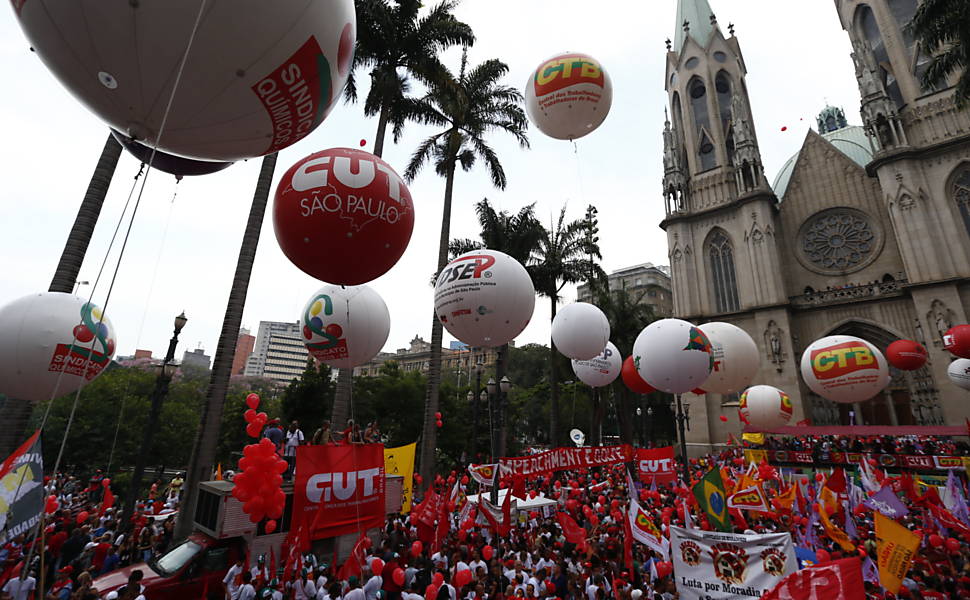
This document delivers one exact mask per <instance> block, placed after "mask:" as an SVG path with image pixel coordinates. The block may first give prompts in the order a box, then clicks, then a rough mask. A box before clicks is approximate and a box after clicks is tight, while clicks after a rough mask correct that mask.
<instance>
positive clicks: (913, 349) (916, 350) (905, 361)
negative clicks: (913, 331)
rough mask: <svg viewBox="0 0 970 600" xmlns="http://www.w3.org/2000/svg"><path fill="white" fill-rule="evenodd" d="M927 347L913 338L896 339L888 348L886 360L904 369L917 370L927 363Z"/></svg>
mask: <svg viewBox="0 0 970 600" xmlns="http://www.w3.org/2000/svg"><path fill="white" fill-rule="evenodd" d="M926 359H927V354H926V348H924V347H923V344H920V343H919V342H914V341H913V340H896V341H895V342H893V343H891V344H889V346H888V347H887V348H886V360H888V361H889V364H891V365H892V366H894V367H896V368H897V369H901V370H903V371H915V370H917V369H919V368H921V367H922V366H923V365H925V364H926Z"/></svg>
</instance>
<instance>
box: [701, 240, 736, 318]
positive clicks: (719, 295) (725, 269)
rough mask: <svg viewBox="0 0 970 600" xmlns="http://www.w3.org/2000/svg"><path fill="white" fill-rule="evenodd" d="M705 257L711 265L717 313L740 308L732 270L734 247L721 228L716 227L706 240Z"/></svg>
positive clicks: (734, 274) (712, 287)
mask: <svg viewBox="0 0 970 600" xmlns="http://www.w3.org/2000/svg"><path fill="white" fill-rule="evenodd" d="M707 257H708V261H709V262H710V267H711V289H712V290H713V292H714V307H715V309H716V310H717V312H719V313H725V312H735V311H737V310H740V309H741V302H740V301H739V299H738V282H737V276H736V273H735V270H734V249H733V247H732V246H731V240H730V239H729V238H728V236H727V234H726V233H724V231H723V230H720V229H717V230H715V231H714V232H713V233H712V234H711V237H710V239H709V240H708V242H707Z"/></svg>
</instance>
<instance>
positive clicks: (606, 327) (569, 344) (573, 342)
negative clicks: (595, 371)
mask: <svg viewBox="0 0 970 600" xmlns="http://www.w3.org/2000/svg"><path fill="white" fill-rule="evenodd" d="M609 341H610V321H609V320H608V319H607V318H606V315H604V314H603V311H601V310H600V309H599V308H598V307H596V306H593V305H592V304H589V303H588V302H575V303H573V304H568V305H566V306H565V307H563V308H562V310H560V311H559V312H558V313H556V318H555V319H553V320H552V343H553V344H555V345H556V350H559V351H560V352H562V353H563V354H564V355H566V356H568V357H569V358H572V359H574V360H589V359H591V358H593V357H594V356H597V355H599V354H600V353H601V352H603V348H606V344H607V343H608V342H609Z"/></svg>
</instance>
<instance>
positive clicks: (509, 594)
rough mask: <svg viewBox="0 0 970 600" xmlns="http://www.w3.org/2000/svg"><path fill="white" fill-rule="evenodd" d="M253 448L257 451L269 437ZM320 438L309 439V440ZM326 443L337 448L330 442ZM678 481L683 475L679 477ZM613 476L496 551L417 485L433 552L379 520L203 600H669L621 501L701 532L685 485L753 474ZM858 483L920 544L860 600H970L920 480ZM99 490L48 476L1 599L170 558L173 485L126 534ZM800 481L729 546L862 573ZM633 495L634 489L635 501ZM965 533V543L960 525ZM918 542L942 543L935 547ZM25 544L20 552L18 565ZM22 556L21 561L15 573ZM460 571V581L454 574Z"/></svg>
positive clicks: (554, 488)
mask: <svg viewBox="0 0 970 600" xmlns="http://www.w3.org/2000/svg"><path fill="white" fill-rule="evenodd" d="M280 429H282V428H280ZM289 429H290V431H288V432H286V433H285V434H284V436H283V437H282V438H281V441H282V446H283V448H282V452H284V453H285V452H286V448H285V445H286V443H287V440H288V439H293V438H294V437H296V439H298V440H301V441H302V442H303V443H306V440H303V439H302V432H301V433H300V435H299V436H296V434H295V433H294V431H299V424H298V423H293V424H292V425H291V426H290V428H289ZM321 429H323V428H321ZM348 429H349V431H348V432H347V433H348V436H342V437H341V438H340V440H341V441H342V440H344V439H348V440H353V439H354V438H353V437H352V436H353V431H354V429H353V428H348ZM318 433H319V432H318ZM362 436H363V434H362ZM267 437H271V436H270V435H268V434H267ZM271 439H272V437H271ZM320 439H321V438H320V437H319V436H317V435H316V434H315V435H314V436H313V439H311V440H310V441H311V442H312V441H320ZM360 439H361V440H363V439H366V438H364V437H361V438H360ZM330 440H331V443H338V442H334V441H333V440H334V438H332V437H331V438H330ZM779 443H780V444H781V445H780V446H778V447H781V448H786V449H787V448H791V449H795V448H799V449H801V448H808V449H810V448H812V446H807V445H806V444H810V443H815V444H822V443H829V444H831V445H832V447H837V448H845V449H846V450H855V449H856V448H860V450H859V451H873V452H879V451H881V450H882V449H887V448H893V449H895V450H897V451H900V452H904V453H906V452H910V451H911V450H915V451H921V452H924V453H931V454H933V453H943V454H954V453H958V452H960V451H961V447H960V445H958V444H955V443H954V442H952V441H951V440H948V439H940V438H920V439H914V440H906V439H900V438H886V437H879V438H863V439H849V438H836V437H829V436H826V437H824V438H818V439H812V440H804V439H803V440H798V439H795V438H789V439H785V440H782V441H781V442H778V441H776V440H772V441H769V446H768V447H772V445H773V444H779ZM866 448H871V450H866ZM684 467H685V466H684V465H681V469H683V468H684ZM626 469H627V465H615V466H612V467H599V468H591V469H586V470H580V471H561V472H557V473H553V474H546V475H543V476H539V477H534V478H530V480H529V481H528V490H529V493H531V492H536V493H538V494H543V495H544V496H545V497H547V498H550V499H555V500H557V502H558V505H557V506H556V507H553V508H546V509H543V510H541V511H533V512H528V513H525V512H519V513H518V514H516V515H515V519H514V520H513V523H512V527H511V529H510V531H509V532H508V534H507V535H503V536H499V535H497V534H496V533H495V531H493V530H492V528H491V527H490V526H488V525H487V524H485V522H483V521H482V520H481V519H479V518H476V516H475V514H474V512H472V513H471V514H469V513H468V511H467V510H466V511H464V512H463V511H462V505H463V504H464V501H465V495H464V494H465V493H467V494H472V493H473V492H474V490H473V489H471V488H472V487H474V485H475V484H474V483H471V484H468V485H465V484H466V483H467V482H468V479H467V478H466V477H464V476H463V475H462V474H461V473H458V472H453V473H452V474H451V475H450V476H448V477H440V476H439V477H437V478H436V480H435V481H434V482H432V483H431V489H435V490H436V493H438V494H442V495H444V496H445V497H448V498H450V502H451V503H452V504H449V508H450V509H451V512H450V523H449V524H448V526H447V527H446V528H445V529H440V528H438V529H436V532H435V535H434V538H433V539H430V540H429V539H427V537H426V531H422V528H421V527H420V526H419V524H418V523H416V522H412V519H411V518H410V517H409V516H408V515H393V516H390V517H389V518H388V519H387V522H386V527H385V528H384V530H383V531H381V532H380V535H379V536H378V535H372V536H371V537H370V538H367V539H368V540H372V543H371V542H367V543H364V538H361V541H360V542H358V545H357V547H355V552H354V553H353V554H352V555H351V558H349V559H347V560H346V561H345V560H343V557H341V560H340V562H339V563H332V562H326V560H327V559H329V558H330V557H319V558H318V557H316V556H314V555H313V554H307V555H305V556H303V557H301V558H300V559H299V561H297V562H296V563H294V562H290V563H288V564H287V563H285V562H284V561H283V559H282V556H283V554H282V551H281V553H280V554H279V555H277V556H279V557H280V564H278V565H275V564H274V565H273V566H274V567H276V569H275V570H273V569H271V568H270V566H269V565H268V564H267V560H266V557H265V556H253V557H247V558H245V559H241V560H240V561H239V562H237V563H236V564H235V565H234V566H232V568H230V570H229V571H228V572H227V573H226V575H225V577H224V579H223V588H222V589H221V590H220V589H217V588H216V586H214V587H212V588H210V589H208V591H207V592H206V595H207V596H208V598H209V599H210V600H217V599H218V597H219V596H221V595H225V598H226V599H227V600H253V599H254V598H257V597H258V598H260V599H265V600H283V599H284V598H286V599H292V600H339V599H343V600H511V599H513V598H522V599H525V598H528V599H529V600H532V599H540V600H552V599H555V598H558V599H562V600H605V599H607V598H617V599H620V600H673V599H675V598H678V594H677V590H676V585H675V579H674V573H672V565H671V563H670V562H669V561H670V557H669V556H662V555H661V554H659V553H658V552H657V551H656V550H652V549H650V548H649V547H648V546H646V545H643V544H639V543H636V544H633V548H632V562H629V560H628V555H627V554H626V553H625V550H626V549H625V545H624V541H625V537H626V534H625V533H624V520H625V519H626V506H627V502H628V500H629V498H630V495H631V493H632V494H633V495H634V497H636V498H637V499H638V502H639V503H640V505H641V506H642V508H643V509H644V511H646V512H647V514H648V515H649V516H650V517H651V518H652V519H653V521H654V523H655V524H656V526H657V527H658V528H659V529H660V530H661V531H663V532H664V533H666V532H667V530H668V527H670V526H673V525H676V526H686V527H698V528H702V529H710V528H711V526H710V523H709V520H708V518H707V517H706V516H705V514H704V511H703V510H702V509H701V507H700V506H699V505H698V504H697V501H696V499H695V498H694V495H693V494H692V493H691V485H692V483H693V482H695V481H698V480H699V479H700V478H701V477H703V476H704V474H705V473H707V472H709V471H710V470H711V469H718V470H720V472H721V473H722V475H723V478H724V481H725V486H726V487H728V488H730V487H731V486H732V485H734V484H735V483H737V479H739V478H740V477H741V476H742V474H743V473H746V472H747V473H748V474H751V473H752V469H753V467H748V466H747V465H746V463H745V460H744V458H743V454H742V449H741V448H729V449H727V450H724V451H723V452H720V453H717V454H711V455H708V456H706V457H703V458H698V459H691V460H690V461H689V464H688V465H686V471H687V473H689V479H690V481H689V482H685V481H684V480H683V477H681V479H680V480H679V481H677V482H675V483H671V484H653V485H649V484H648V485H645V486H644V487H642V489H637V490H632V491H631V490H628V489H627V481H628V479H627V471H626ZM872 469H873V471H875V472H876V473H877V474H879V476H880V477H879V481H880V482H881V485H884V486H892V487H893V489H894V490H897V491H896V496H897V497H898V498H899V500H900V501H901V502H903V503H904V504H905V506H906V507H907V509H908V510H909V513H908V514H907V515H906V516H905V517H902V518H901V519H899V522H900V523H901V524H902V525H904V526H905V527H906V528H908V529H910V530H911V531H918V532H920V533H921V534H922V535H923V544H922V546H921V548H920V551H919V554H918V555H917V556H916V557H915V559H914V561H913V564H912V568H911V569H910V571H909V573H908V575H907V577H906V579H905V581H904V585H903V588H902V589H901V590H900V591H899V593H898V594H888V593H886V592H885V591H884V590H883V589H882V588H881V587H880V585H879V582H878V577H876V578H875V579H874V578H873V577H872V576H871V572H870V573H869V575H868V576H867V581H866V590H867V597H868V598H870V599H873V600H875V599H879V600H895V599H896V598H906V599H912V600H936V599H943V598H951V599H966V600H970V546H968V543H967V542H968V541H970V539H968V536H967V535H964V533H963V530H961V529H953V528H949V529H948V528H947V527H946V526H945V525H944V524H942V523H940V521H939V520H938V519H937V518H936V517H935V516H934V514H931V512H930V510H929V509H928V504H927V503H926V495H925V493H924V494H923V495H922V496H921V495H920V494H921V490H919V489H914V488H920V487H921V484H920V483H919V479H918V478H917V479H916V483H915V484H914V483H913V479H912V478H908V479H906V478H900V477H899V476H895V477H894V476H893V475H892V474H890V473H885V472H879V470H878V468H877V467H873V468H872ZM757 471H758V473H757V475H753V476H754V477H757V478H759V481H760V483H761V485H763V487H764V489H765V491H766V494H767V496H768V497H769V498H777V497H779V496H780V495H781V494H782V493H783V491H784V490H785V489H787V486H789V485H791V484H792V482H793V481H795V480H796V479H797V477H796V476H795V475H794V474H793V473H792V472H786V471H785V470H784V469H781V470H780V471H779V469H776V468H774V467H770V466H769V465H767V464H763V465H761V466H760V467H759V468H758V469H757ZM682 472H683V471H681V470H678V473H682ZM846 474H847V476H848V480H849V487H850V490H851V489H852V488H855V487H858V486H857V484H856V483H855V482H854V479H853V477H854V476H857V475H856V474H855V473H854V472H853V470H852V469H847V471H846ZM871 476H872V474H871V473H870V477H871ZM100 477H101V476H100V475H96V476H95V477H92V478H90V481H89V482H88V484H86V486H85V484H82V481H84V480H83V479H78V478H76V477H72V476H69V475H65V474H57V475H56V476H54V477H51V478H50V479H49V480H48V481H47V482H46V483H47V492H48V493H50V494H52V495H55V496H56V497H57V499H58V502H59V504H60V506H59V507H58V509H57V510H56V511H54V512H52V513H51V514H49V515H47V517H46V519H45V522H44V535H43V538H42V539H43V547H41V545H40V544H33V540H29V539H27V540H25V539H24V537H23V536H18V537H16V538H14V539H12V540H9V541H7V542H6V544H5V545H4V546H3V548H2V550H0V573H2V575H0V586H2V589H3V592H2V596H0V600H31V599H32V600H37V599H39V598H41V597H43V598H44V599H45V600H96V599H98V598H99V595H98V592H97V590H96V589H95V587H94V586H93V582H94V580H95V579H96V578H97V577H99V576H100V575H102V574H105V573H109V572H111V571H113V570H116V569H118V568H121V567H123V566H127V565H135V564H138V563H141V562H144V561H145V560H146V559H151V558H153V557H157V556H158V555H159V554H160V553H163V552H165V551H166V550H168V549H169V548H170V547H171V546H172V544H173V539H172V526H173V519H171V518H167V516H168V515H170V514H171V511H174V510H177V508H178V499H179V494H180V492H181V486H182V482H183V480H182V478H181V477H176V478H174V479H173V480H172V481H170V482H168V483H167V484H163V483H161V482H156V483H155V484H154V485H153V486H152V488H151V490H150V491H149V492H148V496H147V497H146V498H145V500H144V502H143V503H140V504H139V505H138V507H137V510H136V512H135V515H134V516H133V517H132V518H131V519H130V521H128V522H126V523H121V522H120V521H119V518H118V512H117V510H116V509H115V508H108V509H105V510H101V506H102V500H103V497H102V494H103V489H104V487H103V486H102V485H101V481H100ZM804 479H807V480H806V481H805V483H804V485H803V487H804V490H805V496H806V497H805V500H804V504H801V503H796V504H795V505H794V506H790V507H788V508H785V507H784V506H781V505H777V504H775V505H773V507H772V510H771V511H769V512H760V513H754V512H745V513H744V514H742V513H741V512H740V511H734V510H732V511H731V515H732V525H733V527H734V530H735V531H736V532H738V533H768V532H789V533H791V534H792V537H793V540H794V541H795V545H796V546H800V547H804V548H806V549H808V550H810V551H811V552H813V553H814V554H815V555H816V558H817V560H818V561H820V562H824V561H826V560H829V559H832V560H834V559H837V558H839V557H842V556H846V555H850V554H858V555H859V556H861V557H862V558H863V559H865V560H867V561H876V560H877V557H876V540H875V526H874V515H873V512H872V511H871V510H866V509H865V508H860V507H859V505H856V506H852V507H850V506H846V507H845V510H844V511H841V512H840V513H836V514H833V515H832V520H833V521H835V522H836V523H837V524H838V525H839V526H840V527H841V528H842V529H844V530H845V531H847V532H851V534H852V536H853V539H854V543H856V545H857V549H855V550H854V551H853V552H847V551H846V550H845V549H844V548H843V547H840V545H839V544H837V543H836V542H835V541H833V540H832V539H830V538H829V537H827V535H826V531H825V529H824V528H823V527H822V525H821V524H820V523H819V522H818V520H817V519H810V518H808V516H807V515H810V514H811V512H812V511H813V510H818V506H819V505H818V495H819V490H820V488H821V486H822V478H820V479H819V480H816V479H815V478H813V477H808V478H804ZM901 479H905V481H903V485H899V484H900V480H901ZM959 479H960V490H961V493H964V494H965V482H964V480H963V477H962V473H961V477H960V478H959ZM456 483H457V484H458V485H456ZM506 484H508V482H506ZM640 485H641V484H640V483H639V482H638V483H637V486H638V487H639V486H640ZM503 487H504V486H503ZM922 487H926V486H925V485H924V486H922ZM456 489H461V490H462V493H461V494H460V496H459V497H458V498H455V497H453V496H452V494H453V493H454V491H455V490H456ZM926 489H929V488H928V487H927V488H926ZM425 491H426V490H425ZM728 491H730V489H729V490H728ZM416 492H417V495H418V498H417V499H416V501H420V500H421V493H420V492H419V491H417V490H416ZM937 498H939V496H937ZM800 502H801V501H800ZM561 513H566V514H568V515H569V517H570V518H571V519H573V520H574V521H575V524H576V525H577V526H578V527H579V528H581V530H582V531H583V533H582V536H581V538H582V539H577V538H576V532H575V530H573V531H566V530H565V529H564V527H563V525H562V522H561V521H560V518H559V516H557V514H561ZM459 515H463V516H459ZM965 516H966V515H963V516H962V517H961V518H963V517H965ZM462 519H464V520H462ZM963 525H965V526H967V527H968V531H970V523H964V524H963ZM422 538H423V539H422ZM932 539H941V540H945V542H946V543H943V544H934V543H931V541H930V540H932ZM38 541H39V540H38ZM32 545H34V552H30V548H31V546H32ZM368 545H369V547H367V546H368ZM28 553H31V554H33V555H34V558H33V560H32V561H31V562H30V564H29V566H28V567H25V558H26V555H27V554H28ZM41 554H42V555H43V557H42V558H41ZM375 559H377V560H375ZM274 562H275V560H274ZM146 568H147V567H141V568H139V569H136V570H135V571H133V572H132V575H131V577H132V579H131V580H129V583H128V584H127V585H126V586H125V587H123V588H122V589H121V590H119V591H116V592H115V593H114V595H113V596H112V597H111V598H108V599H106V600H115V596H116V597H117V598H121V599H122V600H156V599H155V598H153V597H152V590H151V588H149V589H143V588H144V586H142V585H141V584H139V582H138V578H139V577H140V574H143V569H146ZM25 569H26V573H24V570H25ZM466 570H467V571H468V573H467V574H466V573H463V571H466ZM41 571H43V574H44V578H43V580H44V582H45V585H44V588H45V589H43V590H41V589H39V581H38V577H39V575H40V573H41Z"/></svg>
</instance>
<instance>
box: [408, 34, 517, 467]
mask: <svg viewBox="0 0 970 600" xmlns="http://www.w3.org/2000/svg"><path fill="white" fill-rule="evenodd" d="M508 70H509V68H508V65H506V64H505V63H503V62H502V61H500V60H498V59H492V60H487V61H485V62H483V63H482V64H480V65H478V66H475V67H471V68H469V66H468V53H467V50H466V51H465V52H464V53H462V59H461V69H460V70H459V72H458V75H457V76H456V75H454V74H452V73H451V72H450V71H448V70H447V69H444V71H443V73H442V76H441V77H440V78H439V79H437V80H435V81H434V82H433V83H432V84H431V87H430V91H429V92H428V93H427V94H426V95H425V96H424V97H423V98H421V99H420V100H418V101H417V102H415V104H414V110H415V112H416V114H418V115H419V116H420V120H421V121H422V122H424V123H425V124H427V125H432V126H434V127H439V128H441V131H439V132H438V133H435V134H434V135H432V136H430V137H428V138H427V139H425V140H424V141H423V142H421V144H420V145H419V146H418V148H417V150H415V151H414V154H413V155H412V156H411V160H410V162H409V163H408V166H407V168H406V169H405V171H404V177H405V178H406V179H407V180H408V181H411V180H413V179H414V178H415V176H417V174H418V172H419V171H420V170H421V169H422V168H424V167H425V166H426V165H428V164H432V163H433V164H434V167H435V172H436V173H437V174H438V175H440V176H442V177H444V178H445V197H444V208H443V210H442V215H441V237H440V239H439V242H438V262H437V265H436V267H435V272H436V273H437V272H440V271H441V269H442V267H444V266H445V263H447V261H448V243H449V241H450V239H451V238H450V232H451V200H452V195H453V193H454V187H455V172H456V170H457V168H458V167H459V166H461V168H462V169H463V170H465V171H468V170H470V169H471V168H472V167H473V166H475V163H476V162H477V161H478V160H479V159H481V160H482V161H483V162H484V163H485V168H486V170H487V171H488V174H489V176H490V177H491V179H492V184H493V185H495V187H497V188H499V189H505V186H506V184H507V183H508V181H507V179H506V177H505V170H504V169H503V168H502V163H501V162H500V161H499V158H498V155H497V154H496V153H495V151H494V150H493V149H492V148H491V147H490V146H489V145H488V143H487V142H486V140H485V137H486V135H487V134H489V133H491V132H493V131H504V132H506V133H508V134H510V135H512V136H514V137H515V138H516V139H517V140H518V142H519V145H520V146H522V147H523V148H525V147H528V145H529V140H528V138H527V137H526V134H525V132H526V128H527V124H526V118H525V112H524V111H523V110H522V94H521V93H520V92H519V90H518V89H517V88H515V87H512V86H507V85H503V84H502V83H501V79H502V78H503V77H505V75H506V74H507V73H508ZM442 333H443V332H442V326H441V323H440V322H439V321H438V319H437V318H435V317H434V316H433V315H432V324H431V361H430V362H431V365H430V366H431V368H430V372H429V376H428V389H427V393H426V395H425V407H424V424H423V427H422V434H421V443H422V447H421V472H422V473H423V474H424V476H425V477H428V476H430V475H431V470H432V469H433V468H434V455H435V446H436V438H437V429H436V427H435V417H434V414H435V413H436V412H438V388H439V384H440V381H441V342H442V338H443V335H442Z"/></svg>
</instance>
